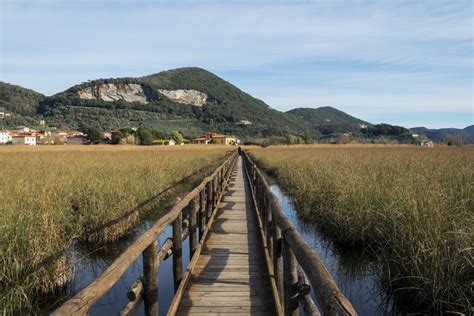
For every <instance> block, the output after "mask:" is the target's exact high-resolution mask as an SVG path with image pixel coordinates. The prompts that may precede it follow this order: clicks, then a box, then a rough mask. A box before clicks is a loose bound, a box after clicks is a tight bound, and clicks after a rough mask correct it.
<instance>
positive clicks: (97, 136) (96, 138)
mask: <svg viewBox="0 0 474 316" xmlns="http://www.w3.org/2000/svg"><path fill="white" fill-rule="evenodd" d="M83 132H84V133H85V134H87V139H88V140H89V141H90V142H91V143H95V144H96V143H99V142H101V141H102V139H103V135H102V132H101V131H99V130H98V129H97V128H95V127H89V128H85V129H84V130H83Z"/></svg>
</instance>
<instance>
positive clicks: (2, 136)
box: [0, 131, 12, 144]
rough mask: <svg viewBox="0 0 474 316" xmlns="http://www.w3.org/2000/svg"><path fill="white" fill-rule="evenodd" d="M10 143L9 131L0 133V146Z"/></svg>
mask: <svg viewBox="0 0 474 316" xmlns="http://www.w3.org/2000/svg"><path fill="white" fill-rule="evenodd" d="M11 141H12V135H11V134H10V132H9V131H0V144H6V143H9V142H11Z"/></svg>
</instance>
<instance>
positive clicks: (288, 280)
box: [282, 239, 299, 316]
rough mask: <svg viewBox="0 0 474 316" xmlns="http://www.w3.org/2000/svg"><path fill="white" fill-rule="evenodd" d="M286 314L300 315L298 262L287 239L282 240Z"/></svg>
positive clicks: (288, 315)
mask: <svg viewBox="0 0 474 316" xmlns="http://www.w3.org/2000/svg"><path fill="white" fill-rule="evenodd" d="M282 252H283V274H284V275H283V288H284V305H285V315H287V316H290V315H291V316H297V315H299V298H298V262H297V261H296V257H295V255H294V253H293V251H292V250H291V248H290V246H289V245H288V243H287V242H286V241H285V239H283V240H282Z"/></svg>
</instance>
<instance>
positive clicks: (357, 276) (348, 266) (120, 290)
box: [68, 184, 395, 315]
mask: <svg viewBox="0 0 474 316" xmlns="http://www.w3.org/2000/svg"><path fill="white" fill-rule="evenodd" d="M271 188H272V191H273V193H274V194H275V195H276V196H277V198H278V199H279V201H280V204H281V206H282V208H283V210H284V211H285V214H286V215H287V216H288V218H289V219H290V220H291V221H292V222H293V223H294V224H295V226H296V227H297V228H298V230H299V231H300V233H301V234H302V236H303V238H304V239H305V240H306V242H308V243H309V244H310V245H311V246H312V247H313V249H315V250H316V253H317V254H318V256H319V257H320V258H321V260H322V261H323V262H324V264H325V265H326V267H327V268H328V270H329V272H330V273H331V275H332V276H333V278H334V279H335V281H336V283H337V285H338V286H339V288H340V289H341V291H342V292H343V293H344V295H345V296H346V297H347V298H348V299H349V300H350V301H351V303H352V304H353V306H354V308H355V309H356V310H357V312H358V313H359V315H391V314H395V312H394V308H393V301H392V300H391V299H390V297H389V296H388V295H387V294H386V292H385V291H384V290H383V289H382V288H381V286H380V284H379V280H378V277H377V275H378V274H377V272H376V271H377V267H375V266H373V264H372V263H370V261H368V260H366V259H365V256H363V255H362V251H361V250H360V249H353V250H350V249H349V250H348V249H344V250H340V249H337V247H335V245H334V244H332V243H331V241H330V240H328V239H327V238H325V237H324V236H323V235H322V234H320V233H319V231H318V229H317V228H316V227H315V226H314V225H312V224H308V223H305V222H303V221H302V220H301V219H300V218H299V217H298V216H297V214H296V211H295V208H294V205H293V202H292V200H291V199H290V198H289V197H288V196H287V195H285V193H284V192H283V191H282V190H281V189H280V188H279V187H278V185H276V184H273V185H272V186H271ZM163 211H164V210H157V211H156V217H157V218H158V217H159V214H162V212H163ZM155 220H156V218H155V219H153V218H152V219H149V220H147V221H145V222H144V223H142V225H141V226H140V227H138V228H137V229H136V231H135V232H134V234H133V235H131V236H129V237H128V238H126V239H125V240H122V241H121V242H118V243H115V244H114V245H110V246H107V247H105V248H101V249H94V250H90V249H84V248H80V247H76V249H75V250H74V251H73V252H74V253H73V254H72V255H73V257H75V258H76V264H75V266H76V271H75V276H74V279H73V281H72V282H71V283H70V285H69V287H68V293H69V294H70V295H71V296H72V295H74V294H75V293H78V292H79V291H80V290H82V289H83V288H85V287H86V286H87V285H88V284H90V283H91V282H92V281H93V280H94V279H96V278H97V277H99V276H100V275H101V274H102V273H103V272H104V271H105V270H106V269H107V267H108V266H110V264H112V262H113V261H114V260H115V259H116V258H117V257H118V255H119V254H120V253H121V252H122V251H124V250H125V249H126V248H127V246H129V245H130V244H131V243H132V242H133V240H135V238H136V237H137V236H139V235H140V234H141V233H143V232H144V231H146V230H147V229H148V228H149V227H150V226H151V225H152V224H153V223H154V222H155ZM171 234H172V227H171V226H168V228H167V229H166V230H165V232H164V233H163V234H162V235H161V236H160V237H159V239H158V242H159V247H160V246H161V243H162V242H164V241H165V240H166V239H167V238H168V237H171ZM188 240H189V238H187V239H186V240H185V241H184V242H183V266H184V267H186V266H187V265H188V263H189V246H188ZM172 262H173V260H172V257H169V258H168V259H167V260H166V261H164V262H163V263H162V264H161V265H160V267H159V270H158V274H159V296H158V297H159V309H160V315H165V314H166V312H167V310H168V307H169V305H170V303H171V301H172V299H173V296H174V289H173V273H172ZM142 273H143V268H142V258H141V256H140V257H138V258H137V260H136V261H135V263H134V264H133V265H131V266H130V268H129V269H128V270H127V271H126V272H125V273H124V275H123V276H122V277H121V279H120V280H119V282H117V283H116V284H115V285H114V286H113V287H112V288H111V289H110V290H109V291H108V292H107V293H106V294H105V295H104V296H103V297H102V298H101V299H100V300H99V301H98V302H97V303H96V304H95V305H94V306H93V307H92V308H91V309H90V315H116V314H117V313H119V312H120V310H121V309H122V308H123V307H124V306H125V305H126V304H127V296H126V294H127V291H128V290H129V289H130V286H131V285H132V283H133V282H134V281H135V280H137V279H138V278H139V277H140V276H141V275H142ZM313 295H314V293H313ZM137 314H138V315H143V314H144V307H143V304H142V306H141V307H140V309H139V310H138V313H137Z"/></svg>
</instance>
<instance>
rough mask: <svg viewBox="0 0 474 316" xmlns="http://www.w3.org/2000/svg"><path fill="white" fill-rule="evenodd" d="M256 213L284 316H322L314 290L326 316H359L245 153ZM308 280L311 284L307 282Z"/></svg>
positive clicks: (244, 157) (246, 168)
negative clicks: (302, 313)
mask: <svg viewBox="0 0 474 316" xmlns="http://www.w3.org/2000/svg"><path fill="white" fill-rule="evenodd" d="M242 156H243V159H244V165H245V170H246V173H247V177H248V179H249V183H250V187H251V191H252V195H253V198H254V202H255V206H256V212H257V214H258V217H259V222H260V223H261V226H262V231H263V233H262V235H263V243H264V248H265V249H266V251H267V257H268V258H270V260H271V264H269V270H270V274H271V275H273V277H274V281H275V284H276V292H277V295H275V296H277V297H276V299H277V300H279V302H280V304H281V307H282V310H284V313H285V315H295V316H296V315H299V314H300V310H299V309H300V307H301V308H302V310H303V312H304V313H305V314H309V315H319V310H318V308H317V307H316V305H315V303H314V301H313V299H312V297H311V295H310V291H311V288H312V289H313V290H314V293H315V295H316V298H317V301H318V303H319V306H320V307H321V309H322V312H323V314H324V315H356V314H357V313H356V311H355V310H354V308H353V307H352V305H351V303H350V302H349V300H348V299H347V298H346V297H345V296H344V295H343V294H342V293H341V291H340V290H339V288H338V287H337V285H336V283H335V282H334V280H333V278H332V276H331V275H330V274H329V272H328V271H327V269H326V267H325V266H324V264H323V262H322V261H321V259H320V258H319V257H318V256H317V255H316V253H315V252H314V250H313V249H312V248H311V247H310V246H309V245H308V244H307V243H306V242H305V240H304V239H303V237H302V236H301V234H300V233H299V232H298V230H297V229H296V227H295V226H294V225H293V223H292V222H291V221H290V220H289V219H288V218H287V217H286V215H285V213H284V212H283V210H282V208H281V207H280V203H279V201H278V199H277V198H276V196H275V195H274V194H273V193H272V191H271V189H270V187H269V185H268V183H267V181H266V179H265V177H264V176H263V174H262V173H261V172H260V170H259V169H258V168H257V166H256V164H255V163H254V162H253V161H252V159H251V158H250V157H249V155H248V154H247V153H246V152H244V151H243V152H242ZM308 279H309V280H308Z"/></svg>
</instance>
